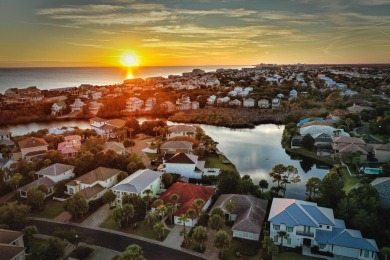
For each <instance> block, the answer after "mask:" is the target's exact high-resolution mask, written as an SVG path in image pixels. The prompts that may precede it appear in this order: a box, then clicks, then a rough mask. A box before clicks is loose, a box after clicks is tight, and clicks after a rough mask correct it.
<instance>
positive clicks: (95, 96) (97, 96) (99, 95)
mask: <svg viewBox="0 0 390 260" xmlns="http://www.w3.org/2000/svg"><path fill="white" fill-rule="evenodd" d="M91 96H92V99H95V100H96V99H100V98H102V92H99V91H93V92H92V94H91Z"/></svg>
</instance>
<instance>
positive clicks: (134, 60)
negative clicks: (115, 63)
mask: <svg viewBox="0 0 390 260" xmlns="http://www.w3.org/2000/svg"><path fill="white" fill-rule="evenodd" d="M121 60H122V64H123V65H124V66H126V67H137V66H139V60H138V56H137V55H135V54H126V55H123V56H122V57H121Z"/></svg>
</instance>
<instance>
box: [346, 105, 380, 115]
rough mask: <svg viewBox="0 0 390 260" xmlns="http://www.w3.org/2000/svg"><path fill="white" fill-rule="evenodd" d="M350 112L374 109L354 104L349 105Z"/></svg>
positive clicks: (357, 112)
mask: <svg viewBox="0 0 390 260" xmlns="http://www.w3.org/2000/svg"><path fill="white" fill-rule="evenodd" d="M347 110H348V111H349V112H350V113H355V114H361V113H362V112H363V111H364V110H374V109H373V108H372V107H365V106H360V105H356V104H353V106H350V107H347Z"/></svg>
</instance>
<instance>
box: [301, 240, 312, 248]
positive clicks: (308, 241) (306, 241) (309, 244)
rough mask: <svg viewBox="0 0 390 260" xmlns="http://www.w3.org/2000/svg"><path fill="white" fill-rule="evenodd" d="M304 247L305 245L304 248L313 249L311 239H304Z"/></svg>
mask: <svg viewBox="0 0 390 260" xmlns="http://www.w3.org/2000/svg"><path fill="white" fill-rule="evenodd" d="M303 245H304V246H308V247H311V239H308V238H304V239H303Z"/></svg>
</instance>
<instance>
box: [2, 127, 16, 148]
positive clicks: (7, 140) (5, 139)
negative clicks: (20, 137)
mask: <svg viewBox="0 0 390 260" xmlns="http://www.w3.org/2000/svg"><path fill="white" fill-rule="evenodd" d="M11 135H12V134H11V132H10V131H7V130H0V145H6V146H13V145H14V144H15V143H14V142H13V141H12V140H11Z"/></svg>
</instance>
